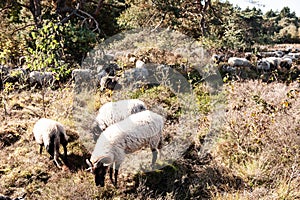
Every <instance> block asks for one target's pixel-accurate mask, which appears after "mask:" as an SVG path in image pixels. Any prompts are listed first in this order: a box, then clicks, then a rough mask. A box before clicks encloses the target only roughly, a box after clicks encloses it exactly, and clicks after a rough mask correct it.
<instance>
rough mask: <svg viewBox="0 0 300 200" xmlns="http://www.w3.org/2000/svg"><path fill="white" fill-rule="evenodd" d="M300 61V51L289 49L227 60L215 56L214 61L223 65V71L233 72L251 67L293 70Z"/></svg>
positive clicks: (265, 69) (249, 53) (268, 69)
mask: <svg viewBox="0 0 300 200" xmlns="http://www.w3.org/2000/svg"><path fill="white" fill-rule="evenodd" d="M299 59H300V49H293V48H287V49H285V50H275V51H265V52H258V53H256V54H254V53H251V52H246V53H244V57H229V58H226V56H225V55H222V54H214V55H213V56H212V60H213V61H214V62H215V63H216V64H219V63H223V65H222V70H223V71H225V72H232V71H235V70H236V67H249V68H252V69H257V70H263V71H271V70H275V69H283V68H285V69H287V70H290V69H292V68H293V67H294V66H293V63H297V62H298V61H299ZM224 63H225V64H224Z"/></svg>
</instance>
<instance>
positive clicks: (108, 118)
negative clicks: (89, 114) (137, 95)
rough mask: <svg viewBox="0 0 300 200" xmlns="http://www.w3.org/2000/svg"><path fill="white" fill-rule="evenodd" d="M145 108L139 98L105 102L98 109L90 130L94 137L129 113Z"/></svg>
mask: <svg viewBox="0 0 300 200" xmlns="http://www.w3.org/2000/svg"><path fill="white" fill-rule="evenodd" d="M144 110H147V107H146V105H145V103H144V102H143V101H141V100H139V99H126V100H120V101H117V102H108V103H105V104H104V105H103V106H101V108H100V109H99V111H98V115H97V117H96V124H94V125H93V128H92V132H93V135H94V139H95V140H96V139H97V138H98V137H99V134H100V133H101V132H102V131H104V130H105V129H106V128H107V127H108V126H110V125H112V124H114V123H116V122H119V121H121V120H123V119H125V118H126V117H128V116H129V115H131V114H134V113H137V112H141V111H144Z"/></svg>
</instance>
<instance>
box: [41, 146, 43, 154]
mask: <svg viewBox="0 0 300 200" xmlns="http://www.w3.org/2000/svg"><path fill="white" fill-rule="evenodd" d="M42 152H43V144H40V154H42Z"/></svg>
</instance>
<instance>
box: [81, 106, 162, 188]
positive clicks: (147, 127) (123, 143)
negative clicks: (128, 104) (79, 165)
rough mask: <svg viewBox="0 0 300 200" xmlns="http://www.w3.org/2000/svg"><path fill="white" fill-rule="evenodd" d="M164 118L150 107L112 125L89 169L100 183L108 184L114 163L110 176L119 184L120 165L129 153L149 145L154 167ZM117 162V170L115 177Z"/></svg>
mask: <svg viewBox="0 0 300 200" xmlns="http://www.w3.org/2000/svg"><path fill="white" fill-rule="evenodd" d="M163 126H164V118H163V117H162V116H161V115H158V114H156V113H153V112H151V111H149V110H146V111H142V112H139V113H135V114H132V115H130V116H129V117H128V118H126V119H124V120H122V121H120V122H117V123H115V124H113V125H111V126H109V127H108V128H107V129H106V130H105V131H104V132H103V133H102V134H101V135H100V137H99V139H98V140H97V143H96V146H95V149H94V151H93V152H92V155H91V158H90V160H86V162H87V164H88V165H89V169H88V170H90V171H91V172H93V174H94V175H95V183H96V185H97V186H98V185H100V186H101V187H103V186H104V179H105V174H106V171H107V169H108V167H109V166H110V167H111V168H110V180H111V182H112V183H113V184H114V185H115V186H116V185H117V176H118V172H119V167H120V165H121V163H122V162H123V161H124V159H125V156H126V154H130V153H133V152H135V151H137V150H140V149H141V148H142V147H145V146H147V145H149V146H150V149H151V150H152V168H153V167H154V164H155V162H156V159H157V154H158V152H157V150H159V149H161V145H162V133H161V132H162V130H163ZM113 164H115V174H114V179H115V182H114V181H113V178H112V177H113V169H112V167H113Z"/></svg>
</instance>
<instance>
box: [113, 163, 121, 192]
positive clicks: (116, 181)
mask: <svg viewBox="0 0 300 200" xmlns="http://www.w3.org/2000/svg"><path fill="white" fill-rule="evenodd" d="M119 167H120V164H116V165H115V183H114V186H115V187H118V186H117V184H118V174H119Z"/></svg>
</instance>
